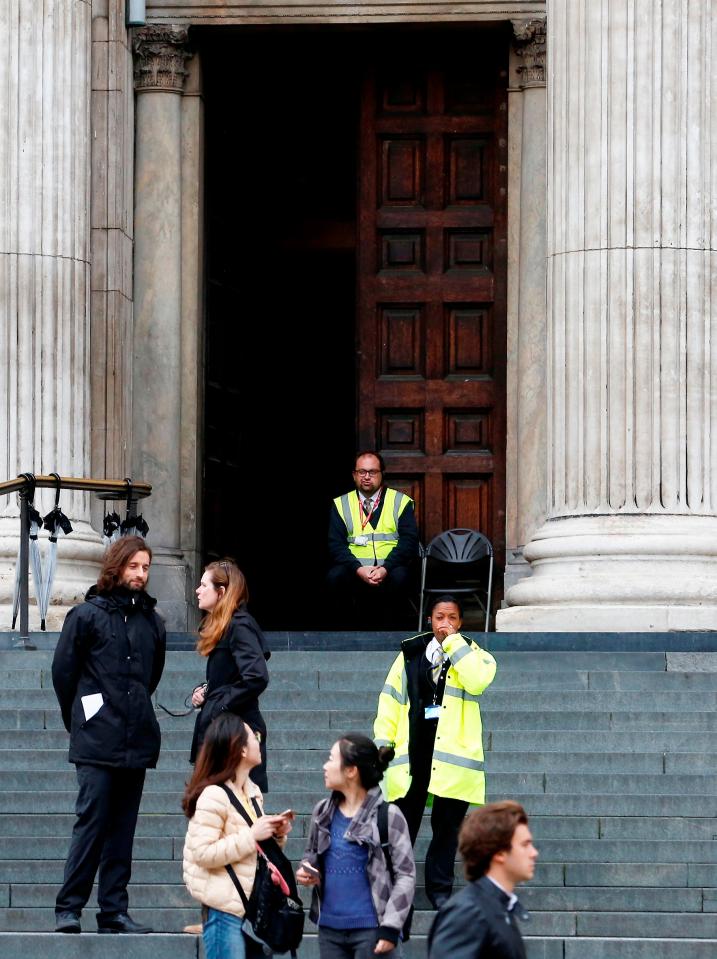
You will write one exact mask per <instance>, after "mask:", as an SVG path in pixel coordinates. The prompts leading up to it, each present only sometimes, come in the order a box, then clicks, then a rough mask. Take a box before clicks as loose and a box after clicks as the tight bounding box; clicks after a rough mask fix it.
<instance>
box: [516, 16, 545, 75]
mask: <svg viewBox="0 0 717 959" xmlns="http://www.w3.org/2000/svg"><path fill="white" fill-rule="evenodd" d="M512 23H513V34H514V36H515V52H516V53H517V55H518V56H519V57H522V58H523V64H522V65H521V66H519V67H518V69H517V72H518V73H519V75H520V85H521V87H544V86H545V44H546V37H545V17H541V18H539V19H535V20H513V21H512Z"/></svg>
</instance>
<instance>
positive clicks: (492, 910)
mask: <svg viewBox="0 0 717 959" xmlns="http://www.w3.org/2000/svg"><path fill="white" fill-rule="evenodd" d="M509 902H510V898H509V897H508V896H507V895H506V894H505V893H504V892H503V891H502V889H499V888H498V887H497V886H496V885H495V883H493V882H491V880H490V879H488V878H487V876H482V877H481V878H480V879H478V880H477V881H476V882H469V883H468V884H467V885H466V886H464V887H463V889H461V890H460V891H459V892H457V893H456V895H455V896H451V898H450V899H449V900H448V902H447V903H446V904H445V906H443V907H442V908H441V909H440V911H439V912H438V915H437V916H436V918H435V920H434V922H433V927H432V928H431V931H430V933H429V934H428V959H449V957H450V959H526V957H525V946H524V944H523V937H522V936H521V934H520V928H519V927H518V923H517V921H516V918H517V917H516V915H515V913H516V912H517V913H518V914H519V915H521V916H524V915H525V914H524V913H523V910H522V908H521V906H520V903H516V905H515V906H514V907H513V909H512V910H511V911H510V912H508V903H509Z"/></svg>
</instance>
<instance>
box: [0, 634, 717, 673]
mask: <svg viewBox="0 0 717 959" xmlns="http://www.w3.org/2000/svg"><path fill="white" fill-rule="evenodd" d="M472 635H473V638H474V639H475V640H476V642H477V643H478V644H479V645H480V646H482V647H483V648H484V649H488V650H490V649H491V645H492V644H491V639H492V637H490V638H489V639H488V640H486V639H485V638H484V637H483V636H479V635H477V634H472ZM398 648H399V643H396V647H395V651H394V650H390V649H387V650H374V651H372V652H371V662H372V665H373V666H374V667H375V668H377V669H387V668H388V667H389V666H390V664H391V662H392V661H393V658H394V656H395V655H396V653H397V652H398ZM493 655H494V656H495V658H496V661H497V662H498V663H499V664H500V666H501V668H502V669H514V668H517V669H522V670H528V669H530V670H540V671H547V672H554V671H555V670H558V669H566V670H574V669H588V670H591V669H595V670H604V669H614V670H621V671H622V670H629V671H638V670H646V671H651V672H660V671H664V670H665V669H666V668H668V667H671V668H678V669H679V668H685V669H690V670H693V669H694V668H695V664H702V665H703V666H704V667H706V668H709V669H711V671H713V672H714V671H717V659H716V657H715V654H710V653H701V654H700V653H693V654H690V655H689V658H685V657H684V656H683V657H682V659H680V658H679V656H680V654H675V653H665V652H635V651H622V652H593V651H590V650H572V651H565V652H562V651H550V650H542V651H530V652H519V651H513V650H511V651H510V652H505V651H503V650H497V651H494V652H493ZM52 658H53V650H49V649H48V650H21V649H0V670H3V671H4V670H13V669H23V670H38V669H45V670H49V669H50V668H51V666H52ZM205 664H206V660H205V659H204V658H203V657H201V656H199V654H198V653H196V652H195V651H193V650H169V651H168V653H167V659H166V664H165V673H170V672H171V673H174V672H176V673H183V674H186V675H187V676H188V677H190V676H194V675H195V674H196V673H197V672H200V673H203V672H204V668H205ZM365 664H366V651H365V650H360V649H359V650H354V651H351V650H341V651H337V650H332V649H322V650H315V651H309V650H304V651H301V652H300V653H299V654H298V655H297V652H296V651H293V650H292V651H286V650H273V651H272V654H271V660H270V666H271V668H272V670H273V669H282V670H291V669H293V670H296V671H302V670H305V669H312V668H313V669H327V668H329V669H341V668H344V669H346V668H348V667H353V666H359V667H361V668H363V667H364V666H365Z"/></svg>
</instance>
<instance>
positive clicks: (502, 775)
mask: <svg viewBox="0 0 717 959" xmlns="http://www.w3.org/2000/svg"><path fill="white" fill-rule="evenodd" d="M15 752H16V751H15V750H13V751H12V753H13V754H14V753H15ZM49 752H50V753H51V755H49V756H48V755H47V754H46V753H44V752H42V751H38V754H37V756H34V755H33V756H31V757H29V756H25V757H23V756H16V757H15V758H14V759H11V760H9V761H8V763H6V765H5V766H4V772H3V774H2V780H3V787H4V790H3V791H15V790H18V791H19V790H27V789H36V790H54V789H61V790H69V789H72V787H73V785H75V783H76V778H75V773H74V769H71V768H68V766H67V764H66V763H65V759H66V754H65V752H64V750H51V751H49ZM56 753H57V754H58V755H55V754H56ZM304 762H308V760H304ZM13 767H14V768H13ZM47 772H51V773H52V775H51V776H48V775H47V774H46V773H47ZM189 772H190V770H189V767H188V766H186V768H185V765H184V762H183V761H182V763H181V768H180V769H177V770H173V769H158V770H150V771H149V772H148V775H147V787H146V788H149V789H152V790H154V791H160V792H161V791H169V792H174V794H175V796H176V801H177V803H179V801H180V797H181V795H182V793H183V791H184V786H185V783H186V781H187V779H188V778H189ZM269 778H270V786H271V788H272V789H273V790H276V791H277V792H286V791H294V790H296V792H297V793H305V792H309V793H311V794H312V796H313V797H314V798H315V799H316V798H318V797H320V796H321V795H323V791H324V789H323V774H322V773H321V771H320V764H319V763H317V764H316V765H315V767H314V768H313V769H312V768H305V769H298V770H297V769H293V770H279V769H277V768H276V766H275V765H273V764H272V760H271V758H270V760H269ZM716 787H717V776H715V775H712V774H708V773H706V774H704V775H687V774H664V775H648V774H645V775H637V774H630V773H604V774H599V773H576V774H575V775H570V774H562V773H558V772H556V773H552V772H547V773H544V772H535V773H522V772H492V773H491V775H490V779H489V789H490V791H491V793H492V794H493V795H504V796H508V795H512V794H521V795H523V796H540V795H543V794H547V795H558V796H560V795H562V794H563V793H567V792H568V790H573V791H574V792H577V793H585V794H588V793H591V792H592V793H596V792H598V791H601V792H602V793H603V794H609V793H614V794H615V795H616V797H629V796H643V795H647V796H650V795H659V796H663V797H664V796H667V795H674V796H677V795H680V796H683V797H684V796H689V795H702V794H705V793H707V794H710V793H712V791H713V790H714V789H715V788H716ZM531 802H532V800H531ZM687 815H690V813H688V814H687Z"/></svg>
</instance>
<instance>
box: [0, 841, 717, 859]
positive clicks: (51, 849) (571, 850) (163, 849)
mask: <svg viewBox="0 0 717 959" xmlns="http://www.w3.org/2000/svg"><path fill="white" fill-rule="evenodd" d="M29 840H31V837H26V836H19V835H16V836H5V837H2V838H0V859H45V860H47V859H64V857H65V856H66V854H67V849H68V845H69V836H54V837H53V836H46V837H44V838H43V841H42V842H41V843H37V842H32V841H29ZM428 841H429V840H428V837H427V836H425V835H423V836H419V838H418V840H417V842H416V845H415V856H416V859H418V860H421V861H423V860H424V859H425V855H426V850H427V848H428ZM182 846H183V838H182V837H176V838H173V837H152V836H138V837H137V838H136V840H135V847H134V848H135V855H136V856H137V857H138V858H141V859H181V857H182ZM304 847H305V840H304V838H302V837H300V836H296V837H294V836H290V837H289V839H288V841H287V844H286V854H287V856H288V857H289V858H290V859H291V860H292V861H294V860H298V859H299V858H300V857H301V855H302V854H303V851H304ZM540 858H541V861H542V862H548V863H550V862H552V863H566V862H571V863H580V862H588V863H620V862H628V863H637V862H644V863H652V862H661V863H671V862H673V863H711V864H715V863H717V840H689V839H665V840H663V839H638V840H629V841H622V840H609V839H605V840H602V839H594V840H593V839H585V840H581V841H580V842H575V841H572V840H562V839H545V840H542V841H541V844H540Z"/></svg>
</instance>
